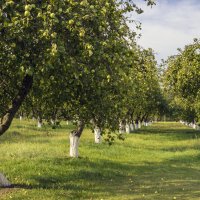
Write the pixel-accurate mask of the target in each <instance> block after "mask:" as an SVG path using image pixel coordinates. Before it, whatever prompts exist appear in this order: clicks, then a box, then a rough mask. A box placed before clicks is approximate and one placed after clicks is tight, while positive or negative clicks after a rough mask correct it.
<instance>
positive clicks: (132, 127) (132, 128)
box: [130, 122, 135, 132]
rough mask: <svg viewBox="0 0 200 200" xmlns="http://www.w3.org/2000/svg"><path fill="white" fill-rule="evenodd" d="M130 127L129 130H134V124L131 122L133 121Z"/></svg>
mask: <svg viewBox="0 0 200 200" xmlns="http://www.w3.org/2000/svg"><path fill="white" fill-rule="evenodd" d="M130 129H131V132H134V130H135V127H134V124H133V122H132V123H131V124H130Z"/></svg>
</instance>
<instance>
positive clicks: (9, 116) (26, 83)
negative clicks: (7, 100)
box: [0, 75, 33, 135]
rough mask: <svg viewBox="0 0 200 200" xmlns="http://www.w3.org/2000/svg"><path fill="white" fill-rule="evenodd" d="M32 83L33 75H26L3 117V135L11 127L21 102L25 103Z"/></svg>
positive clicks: (0, 123)
mask: <svg viewBox="0 0 200 200" xmlns="http://www.w3.org/2000/svg"><path fill="white" fill-rule="evenodd" d="M32 84H33V77H32V76H29V75H26V76H25V77H24V79H23V81H22V85H21V88H20V89H19V91H18V94H17V96H16V97H15V98H14V99H13V100H12V104H11V106H10V107H9V109H8V110H7V112H6V113H5V115H4V116H3V117H2V119H1V122H0V135H3V134H4V133H5V132H6V131H7V130H8V128H9V127H10V125H11V123H12V120H13V118H14V116H15V114H16V112H17V111H18V110H19V108H20V106H21V104H22V103H23V101H24V99H25V98H26V96H27V95H28V93H29V91H30V89H31V87H32Z"/></svg>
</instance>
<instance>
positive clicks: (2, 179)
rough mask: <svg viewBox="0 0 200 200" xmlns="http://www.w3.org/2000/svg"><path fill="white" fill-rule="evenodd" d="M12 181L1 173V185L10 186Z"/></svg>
mask: <svg viewBox="0 0 200 200" xmlns="http://www.w3.org/2000/svg"><path fill="white" fill-rule="evenodd" d="M10 186H11V183H10V182H9V181H8V180H7V178H6V177H5V176H4V175H3V174H2V173H0V187H10Z"/></svg>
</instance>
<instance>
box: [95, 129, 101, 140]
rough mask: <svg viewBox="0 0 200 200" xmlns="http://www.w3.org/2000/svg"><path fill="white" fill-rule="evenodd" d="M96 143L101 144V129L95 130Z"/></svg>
mask: <svg viewBox="0 0 200 200" xmlns="http://www.w3.org/2000/svg"><path fill="white" fill-rule="evenodd" d="M94 141H95V143H97V144H100V143H101V129H100V128H99V127H95V128H94Z"/></svg>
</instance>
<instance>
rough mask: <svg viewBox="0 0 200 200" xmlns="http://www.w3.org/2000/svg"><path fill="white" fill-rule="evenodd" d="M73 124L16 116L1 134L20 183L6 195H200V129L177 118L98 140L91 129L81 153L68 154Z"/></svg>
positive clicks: (63, 198) (7, 170)
mask: <svg viewBox="0 0 200 200" xmlns="http://www.w3.org/2000/svg"><path fill="white" fill-rule="evenodd" d="M71 129H72V126H71V125H66V124H62V127H61V128H59V129H54V130H53V129H51V128H50V127H46V128H42V129H41V130H38V129H37V128H36V126H35V124H34V123H33V122H32V121H22V122H20V121H19V120H15V121H14V123H13V125H12V127H11V129H10V130H9V131H8V132H7V133H6V134H4V135H3V136H2V137H0V150H1V154H0V172H3V173H4V174H5V175H6V176H7V177H8V179H9V180H10V181H11V182H12V184H14V187H13V188H5V189H0V199H1V200H7V199H15V200H29V199H31V200H36V199H37V200H41V199H42V200H68V199H72V200H76V199H77V200H78V199H88V200H90V199H91V200H93V199H95V200H101V199H102V200H103V199H104V200H105V199H108V200H143V199H144V200H168V199H169V200H172V199H180V200H198V199H200V187H199V186H200V151H199V150H200V133H199V132H198V131H195V130H192V129H191V128H188V127H185V126H183V125H181V124H179V123H176V122H165V123H164V122H163V123H162V122H160V123H155V124H153V125H151V126H150V127H144V128H142V129H141V130H139V131H137V132H136V133H133V134H129V135H127V136H126V140H125V141H124V142H123V141H116V143H115V144H114V145H112V146H108V145H107V144H106V143H102V144H100V145H97V144H94V138H93V134H92V133H91V131H90V130H88V129H86V130H85V131H84V133H83V136H82V138H81V141H80V148H79V152H80V155H81V157H80V158H78V159H72V158H69V157H68V152H69V132H70V130H71Z"/></svg>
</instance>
